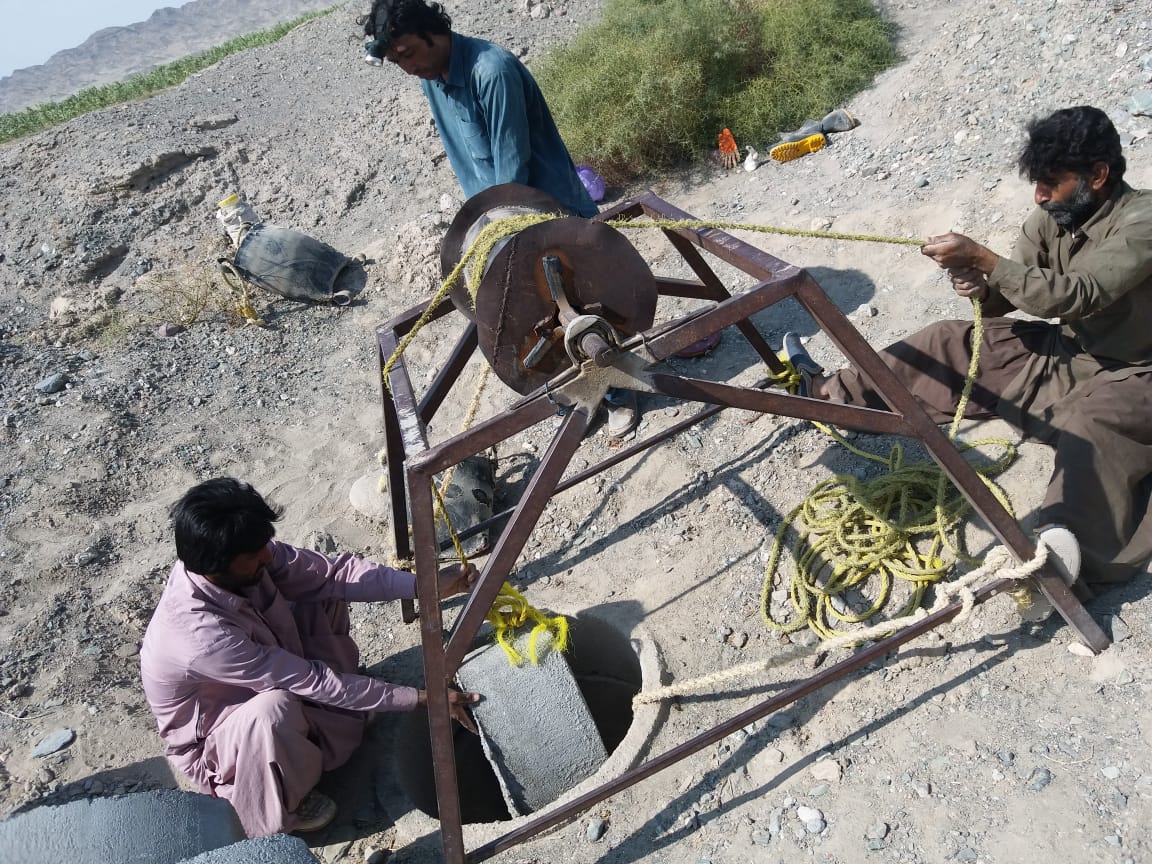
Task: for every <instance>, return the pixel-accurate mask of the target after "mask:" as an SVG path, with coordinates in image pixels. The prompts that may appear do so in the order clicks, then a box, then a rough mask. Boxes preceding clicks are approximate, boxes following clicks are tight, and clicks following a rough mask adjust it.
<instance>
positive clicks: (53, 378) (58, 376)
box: [36, 372, 68, 393]
mask: <svg viewBox="0 0 1152 864" xmlns="http://www.w3.org/2000/svg"><path fill="white" fill-rule="evenodd" d="M67 383H68V379H67V378H65V377H64V374H63V373H62V372H54V373H53V374H51V375H49V376H48V377H47V378H45V379H43V380H42V381H40V382H39V383H37V384H36V392H37V393H59V392H60V391H61V390H63V389H64V385H65V384H67Z"/></svg>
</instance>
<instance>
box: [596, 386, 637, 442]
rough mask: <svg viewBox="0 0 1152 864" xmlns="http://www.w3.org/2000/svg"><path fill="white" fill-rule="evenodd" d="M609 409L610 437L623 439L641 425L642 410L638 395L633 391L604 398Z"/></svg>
mask: <svg viewBox="0 0 1152 864" xmlns="http://www.w3.org/2000/svg"><path fill="white" fill-rule="evenodd" d="M604 407H605V408H607V409H608V435H609V436H610V437H612V438H623V437H624V436H625V435H627V434H628V433H629V432H631V431H633V430H634V429H635V428H636V427H637V426H638V425H639V424H640V410H639V408H638V407H637V405H636V394H635V393H633V392H632V391H631V390H618V391H614V392H611V393H610V394H609V395H608V396H605V397H604Z"/></svg>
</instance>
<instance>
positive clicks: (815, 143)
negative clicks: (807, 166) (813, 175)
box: [768, 132, 828, 162]
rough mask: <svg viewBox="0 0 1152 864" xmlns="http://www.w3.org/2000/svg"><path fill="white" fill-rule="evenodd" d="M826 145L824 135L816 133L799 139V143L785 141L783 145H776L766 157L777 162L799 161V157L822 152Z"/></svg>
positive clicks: (826, 141)
mask: <svg viewBox="0 0 1152 864" xmlns="http://www.w3.org/2000/svg"><path fill="white" fill-rule="evenodd" d="M827 143H828V139H827V138H825V137H824V133H823V132H816V133H815V134H813V135H808V136H807V137H805V138H801V139H800V140H799V141H787V142H785V143H783V144H777V145H776V146H775V147H773V148H772V149H771V150H769V151H768V155H769V156H771V157H772V158H773V159H775V160H776V161H777V162H791V161H792V160H793V159H799V158H800V157H801V156H807V155H808V154H809V153H815V152H816V151H817V150H823V149H824V145H825V144H827Z"/></svg>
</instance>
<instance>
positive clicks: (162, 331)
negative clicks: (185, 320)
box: [156, 322, 187, 339]
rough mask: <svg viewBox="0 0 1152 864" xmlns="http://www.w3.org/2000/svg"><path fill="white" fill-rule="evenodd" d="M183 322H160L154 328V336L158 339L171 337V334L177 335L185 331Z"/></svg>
mask: <svg viewBox="0 0 1152 864" xmlns="http://www.w3.org/2000/svg"><path fill="white" fill-rule="evenodd" d="M185 329H187V328H185V327H184V325H183V324H172V323H171V322H169V323H166V324H161V325H160V326H159V327H157V328H156V337H157V338H159V339H171V338H172V337H173V336H178V335H180V334H181V333H183V332H184V331H185Z"/></svg>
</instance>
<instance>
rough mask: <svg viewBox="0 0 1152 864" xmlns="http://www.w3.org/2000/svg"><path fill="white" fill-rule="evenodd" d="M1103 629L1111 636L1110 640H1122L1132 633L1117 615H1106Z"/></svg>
mask: <svg viewBox="0 0 1152 864" xmlns="http://www.w3.org/2000/svg"><path fill="white" fill-rule="evenodd" d="M1104 629H1105V630H1107V631H1108V632H1109V634H1110V635H1111V636H1112V641H1113V642H1114V643H1115V642H1123V641H1124V640H1125V639H1127V638H1128V637H1129V636H1131V635H1132V631H1131V630H1130V629H1129V628H1128V625H1127V624H1126V623H1125V622H1124V619H1123V618H1121V617H1120V616H1119V615H1108V616H1107V617H1106V618H1105V619H1104Z"/></svg>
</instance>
